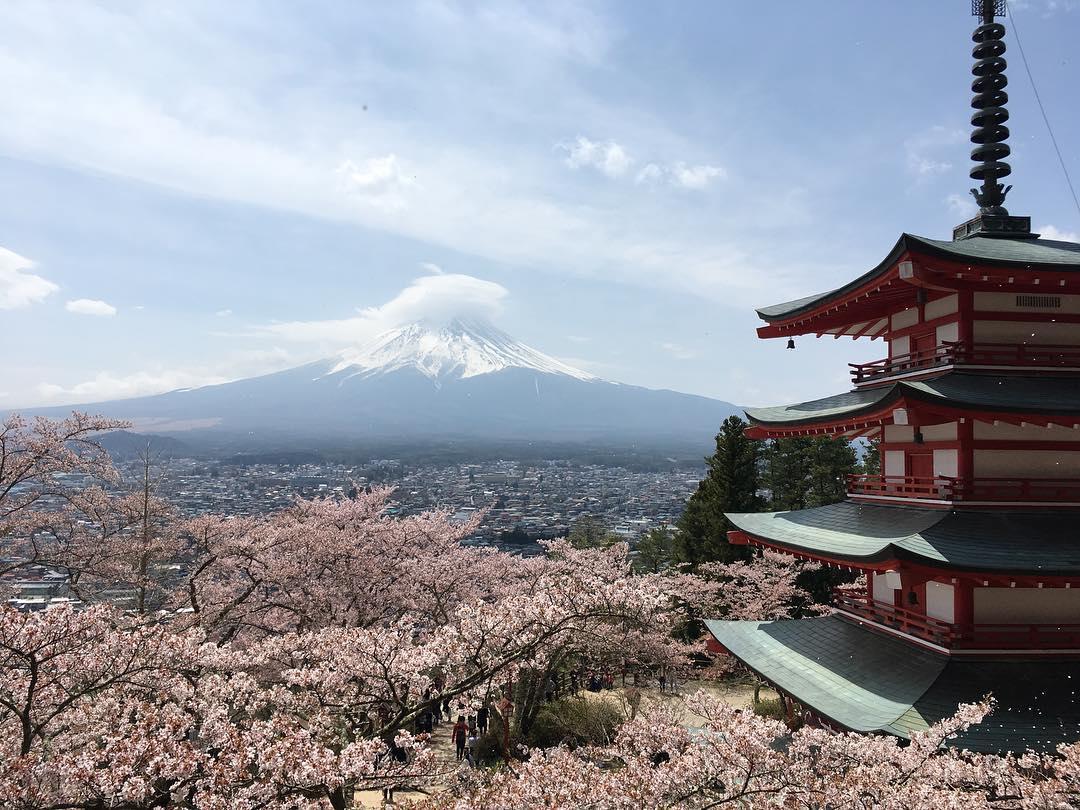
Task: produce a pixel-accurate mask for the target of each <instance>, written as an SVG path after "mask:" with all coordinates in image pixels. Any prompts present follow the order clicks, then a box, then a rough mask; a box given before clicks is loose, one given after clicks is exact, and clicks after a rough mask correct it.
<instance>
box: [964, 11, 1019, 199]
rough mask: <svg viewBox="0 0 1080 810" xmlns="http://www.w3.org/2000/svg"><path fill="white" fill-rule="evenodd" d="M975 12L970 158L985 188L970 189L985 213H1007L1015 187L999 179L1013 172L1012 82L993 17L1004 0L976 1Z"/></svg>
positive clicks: (1002, 31)
mask: <svg viewBox="0 0 1080 810" xmlns="http://www.w3.org/2000/svg"><path fill="white" fill-rule="evenodd" d="M972 6H973V7H972V11H973V12H975V13H976V14H977V15H978V16H980V17H982V25H980V26H979V27H978V28H976V29H975V33H974V34H972V35H971V39H972V40H973V41H974V42H975V47H974V48H973V49H972V51H971V55H972V56H973V57H974V58H975V65H974V67H972V69H971V72H972V74H973V75H974V76H975V80H974V81H973V82H972V83H971V89H972V92H974V93H975V97H974V98H973V99H972V100H971V106H972V107H974V108H975V112H974V114H972V116H971V124H972V126H974V127H975V129H974V131H972V133H971V142H972V143H973V144H975V148H974V149H972V150H971V159H972V160H974V161H975V163H976V165H975V166H973V167H972V169H971V178H972V179H973V180H982V181H983V184H982V188H981V189H975V188H973V189H972V190H971V193H972V195H973V196H974V197H975V201H976V202H978V203H979V211H980V212H981V213H983V214H1004V215H1006V216H1007V215H1008V213H1009V212H1008V211H1006V210H1005V195H1006V194H1008V193H1009V189H1010V188H1012V186H1009V187H1005V186H1003V185H1002V184H1001V183H999V182H998V180H999V179H1000V178H1002V177H1007V176H1008V175H1009V174H1011V173H1012V167H1010V166H1009V164H1008V163H1005V162H1004V161H1003V160H1002V158H1005V157H1008V155H1009V152H1010V149H1009V145H1008V144H1007V143H1005V141H1006V140H1007V139H1008V137H1009V128H1008V127H1007V126H1005V122H1006V121H1008V120H1009V111H1008V110H1007V109H1005V104H1006V102H1008V100H1009V95H1008V93H1006V92H1005V86H1006V85H1007V84H1008V83H1009V80H1008V78H1006V76H1005V67H1006V65H1007V63H1006V62H1005V59H1004V58H1003V57H1002V54H1004V53H1005V42H1004V41H1003V40H1004V38H1005V26H1004V25H1002V24H1001V23H998V22H994V17H995V16H997V15H999V14H1004V13H1005V0H974V1H973V3H972Z"/></svg>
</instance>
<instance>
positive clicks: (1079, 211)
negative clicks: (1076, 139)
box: [1005, 3, 1080, 214]
mask: <svg viewBox="0 0 1080 810" xmlns="http://www.w3.org/2000/svg"><path fill="white" fill-rule="evenodd" d="M1005 8H1006V10H1007V11H1008V14H1009V22H1011V23H1012V32H1013V38H1014V39H1015V40H1016V49H1017V50H1018V51H1020V59H1021V61H1023V63H1024V71H1025V72H1026V73H1027V77H1028V81H1029V82H1031V91H1032V92H1033V93H1034V94H1035V101H1036V102H1037V103H1038V105H1039V112H1040V113H1042V118H1043V123H1045V124H1046V131H1047V132H1048V133H1049V134H1050V143H1052V144H1053V145H1054V151H1055V152H1056V153H1057V158H1058V163H1060V164H1061V172H1062V174H1064V175H1065V183H1066V184H1067V185H1068V186H1069V193H1070V194H1072V198H1073V204H1074V205H1076V213H1077V214H1080V197H1077V196H1076V188H1075V187H1074V186H1073V182H1072V178H1071V177H1069V169H1068V167H1067V166H1066V165H1065V158H1064V157H1062V155H1061V148H1060V147H1059V146H1058V142H1057V138H1055V137H1054V128H1053V127H1051V126H1050V119H1049V118H1048V117H1047V115H1046V108H1045V107H1044V106H1043V103H1042V98H1041V97H1040V96H1039V88H1038V87H1036V86H1035V77H1034V76H1032V75H1031V68H1030V67H1029V66H1028V60H1027V56H1026V55H1025V54H1024V46H1023V45H1022V44H1021V42H1020V32H1019V31H1018V30H1017V28H1016V17H1015V16H1013V13H1012V6H1011V4H1009V3H1006V4H1005Z"/></svg>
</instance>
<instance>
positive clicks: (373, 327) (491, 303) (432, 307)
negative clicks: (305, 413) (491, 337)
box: [260, 273, 510, 347]
mask: <svg viewBox="0 0 1080 810" xmlns="http://www.w3.org/2000/svg"><path fill="white" fill-rule="evenodd" d="M509 294H510V293H509V291H508V290H507V289H506V288H505V287H503V286H502V285H501V284H497V283H496V282H494V281H486V280H484V279H481V278H476V277H475V276H469V275H465V274H464V273H442V274H437V275H424V276H420V277H419V278H417V279H414V280H413V281H412V282H411V283H410V284H409V286H407V287H406V288H405V289H403V290H402V291H401V292H399V293H398V294H397V295H396V296H394V297H393V298H391V299H390V300H389V301H387V302H386V303H385V304H381V305H379V306H375V307H365V308H363V309H360V310H359V313H358V314H357V315H355V316H353V317H351V318H342V319H337V320H324V321H287V322H284V323H274V324H269V325H266V326H264V327H261V329H260V331H261V332H263V333H265V334H269V335H274V336H276V337H279V338H284V339H286V340H292V341H297V342H310V343H324V344H338V345H339V346H340V347H346V346H351V347H356V346H361V345H364V344H367V343H368V342H369V341H371V340H372V339H374V338H376V337H378V336H379V335H381V334H382V333H384V332H386V331H388V330H390V329H394V328H396V327H400V326H406V325H409V324H417V323H420V324H424V325H426V326H429V327H433V328H439V327H443V326H449V325H450V324H451V323H452V322H454V321H455V320H458V321H462V322H466V321H467V322H478V323H486V322H489V321H491V320H492V319H494V318H495V317H497V316H498V315H499V314H500V313H501V312H502V309H503V302H504V301H505V299H506V297H507V296H508V295H509Z"/></svg>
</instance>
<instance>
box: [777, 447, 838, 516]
mask: <svg viewBox="0 0 1080 810" xmlns="http://www.w3.org/2000/svg"><path fill="white" fill-rule="evenodd" d="M764 456H765V472H764V479H765V481H764V483H765V487H766V489H768V490H769V491H770V493H771V497H770V505H771V508H772V509H773V510H775V511H777V512H782V511H787V510H789V509H809V508H811V507H814V506H825V505H826V504H830V503H837V502H838V501H842V500H844V498H845V496H846V494H847V480H846V479H847V476H848V474H850V473H853V472H855V470H856V468H857V463H856V455H855V450H854V448H852V446H851V444H850V442H848V441H846V440H845V439H834V438H831V437H828V436H814V437H797V438H793V439H777V440H776V441H773V442H770V443H769V445H768V447H767V448H766V450H765V453H764Z"/></svg>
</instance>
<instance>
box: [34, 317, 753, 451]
mask: <svg viewBox="0 0 1080 810" xmlns="http://www.w3.org/2000/svg"><path fill="white" fill-rule="evenodd" d="M79 407H80V408H82V409H85V410H89V411H91V412H93V413H101V414H105V415H108V416H111V417H115V418H120V419H129V420H131V421H133V422H134V424H135V429H136V430H140V429H141V430H152V431H153V432H154V433H155V434H168V435H171V436H177V435H180V436H185V438H186V437H190V439H191V441H192V442H195V441H197V442H198V443H200V444H205V443H207V442H211V443H212V442H213V437H214V436H218V437H221V439H222V442H223V443H225V441H224V440H225V437H231V439H230V441H229V442H228V444H230V445H232V446H237V445H238V444H240V442H238V441H236V440H237V439H241V438H242V439H243V442H242V444H244V445H247V446H252V447H260V446H261V447H278V446H287V445H288V446H292V447H296V446H298V445H299V444H300V442H302V441H310V442H311V443H312V446H314V445H316V444H323V443H325V442H327V441H330V442H333V441H340V442H342V443H346V442H357V441H362V442H376V441H378V442H385V441H388V440H393V441H402V442H424V441H446V440H454V441H456V440H462V441H465V442H469V441H484V442H489V443H490V442H499V441H504V440H521V441H536V442H559V443H584V442H594V441H600V442H604V443H619V444H623V445H628V444H629V445H637V444H639V443H640V444H647V445H650V446H651V447H663V446H665V445H668V446H675V445H681V446H686V444H688V443H689V444H693V445H694V446H701V447H702V450H703V451H704V450H707V449H708V447H709V445H710V444H711V440H712V437H713V436H714V435H715V434H716V432H717V430H718V429H719V427H720V423H721V422H723V420H724V419H725V418H727V417H728V416H730V415H731V414H736V413H740V409H739V408H738V407H736V406H735V405H732V404H731V403H729V402H723V401H721V400H716V399H709V398H708V397H702V396H695V395H692V394H682V393H678V392H676V391H665V390H654V389H649V388H642V387H639V386H634V385H623V384H621V383H615V382H609V381H607V380H602V379H600V378H598V377H595V376H593V375H591V374H588V373H586V372H583V371H580V370H577V369H574V368H572V367H570V366H567V365H566V364H564V363H562V362H560V361H558V360H556V359H554V358H551V357H548V356H547V355H544V354H542V353H541V352H539V351H537V350H535V349H532V348H530V347H528V346H525V345H523V344H521V343H518V342H516V341H514V340H513V338H511V337H510V336H508V335H506V334H505V333H503V332H500V331H499V330H497V329H495V328H494V327H492V326H490V325H487V324H476V323H465V322H460V321H455V322H452V323H451V324H450V325H448V326H443V327H432V326H429V325H422V324H413V325H410V326H408V327H403V328H401V329H396V330H393V331H391V332H389V333H386V334H384V335H382V336H380V337H379V338H378V339H377V340H376V341H374V342H373V343H372V344H370V345H369V346H367V347H363V348H361V349H360V350H357V351H352V352H344V353H342V354H341V355H340V356H337V357H333V358H327V359H326V360H321V361H317V362H314V363H309V364H307V365H304V366H300V367H298V368H293V369H289V370H287V371H281V372H278V373H276V374H268V375H265V376H262V377H253V378H250V379H245V380H237V381H235V382H231V383H225V384H222V385H214V386H206V387H203V388H195V389H190V390H182V391H172V392H169V393H167V394H160V395H158V396H152V397H140V398H137V399H128V400H118V401H114V402H100V403H94V404H90V405H83V406H79ZM70 410H71V408H70V407H69V408H51V409H48V410H47V411H38V412H39V413H42V412H44V413H47V414H49V415H61V414H63V413H68V412H70ZM196 437H197V438H196ZM121 441H123V440H121ZM127 446H130V443H129V445H127ZM124 447H126V446H124ZM173 447H175V446H173ZM118 449H120V448H118ZM160 449H161V450H170V447H169V446H166V445H162V446H161V447H160ZM170 451H171V450H170Z"/></svg>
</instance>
